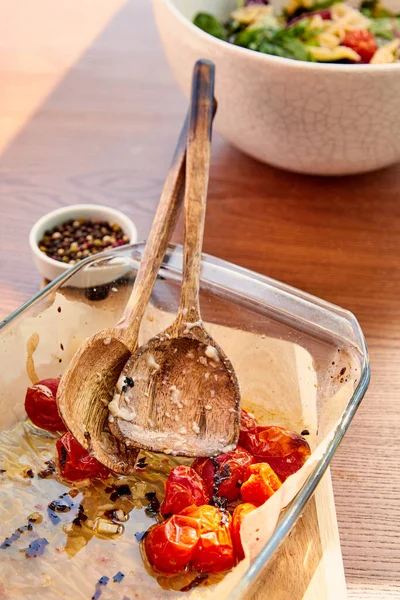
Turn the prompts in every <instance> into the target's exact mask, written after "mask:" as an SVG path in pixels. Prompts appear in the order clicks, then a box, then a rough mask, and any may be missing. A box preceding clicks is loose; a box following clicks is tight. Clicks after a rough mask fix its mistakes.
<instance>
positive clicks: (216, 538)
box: [181, 504, 235, 573]
mask: <svg viewBox="0 0 400 600" xmlns="http://www.w3.org/2000/svg"><path fill="white" fill-rule="evenodd" d="M181 515H185V516H188V517H192V518H193V519H196V520H197V521H198V523H199V525H200V538H199V541H198V543H197V545H196V548H195V550H194V553H193V558H192V560H191V565H192V567H193V569H195V570H196V571H199V572H200V573H220V572H221V571H227V570H229V569H232V567H233V566H234V564H235V552H234V550H233V544H232V537H231V531H230V530H231V520H232V519H231V516H230V514H229V513H228V512H226V511H220V510H219V509H218V508H216V507H215V506H209V505H207V504H206V505H204V506H189V507H188V508H185V510H183V511H182V513H181Z"/></svg>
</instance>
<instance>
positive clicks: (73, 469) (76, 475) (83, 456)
mask: <svg viewBox="0 0 400 600" xmlns="http://www.w3.org/2000/svg"><path fill="white" fill-rule="evenodd" d="M56 447H57V452H58V462H59V465H60V472H61V475H62V476H63V477H64V478H65V479H67V480H68V481H80V480H81V479H94V478H96V477H97V478H99V479H107V477H108V476H109V475H110V473H111V471H110V469H108V468H107V467H105V466H104V465H102V464H101V463H100V462H99V461H98V460H97V459H96V458H93V456H90V454H89V452H88V451H87V450H85V448H82V446H81V445H80V443H79V442H77V441H76V439H75V438H74V437H73V436H72V435H71V434H70V433H64V435H63V436H61V437H60V438H59V439H58V440H57V443H56Z"/></svg>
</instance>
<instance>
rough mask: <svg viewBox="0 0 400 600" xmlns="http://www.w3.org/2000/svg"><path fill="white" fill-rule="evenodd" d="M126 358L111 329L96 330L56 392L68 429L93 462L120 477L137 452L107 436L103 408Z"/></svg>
mask: <svg viewBox="0 0 400 600" xmlns="http://www.w3.org/2000/svg"><path fill="white" fill-rule="evenodd" d="M129 356H130V351H129V350H128V348H127V347H126V346H125V345H124V344H123V343H122V342H121V341H120V340H119V339H118V338H117V337H116V334H115V330H104V331H100V332H99V333H97V334H96V335H94V336H92V337H90V338H88V339H87V340H86V341H85V342H84V344H83V345H82V346H81V348H80V349H79V350H78V352H77V353H76V354H75V356H74V357H73V359H72V360H71V362H70V364H69V365H68V368H67V370H66V372H65V373H64V375H63V376H62V378H61V382H60V385H59V388H58V392H57V406H58V411H59V413H60V415H61V418H62V419H63V421H64V423H65V424H66V426H67V428H68V430H69V431H70V432H71V433H72V435H73V436H74V437H75V438H76V439H77V440H78V442H79V443H80V444H81V445H82V446H83V447H84V448H86V449H88V450H89V452H90V453H91V454H92V455H93V456H94V457H95V458H97V460H99V461H100V462H101V463H103V464H104V465H106V466H107V467H109V468H110V469H112V470H113V471H116V472H117V473H121V474H127V473H130V472H132V470H133V468H134V465H135V462H136V457H137V454H138V451H137V449H136V448H126V446H125V445H124V444H123V443H121V442H120V441H119V440H118V439H116V438H114V436H113V435H112V434H111V432H110V430H109V426H108V415H109V411H108V408H107V406H108V403H109V401H110V400H111V399H112V397H113V394H114V390H115V385H116V383H117V381H118V377H119V376H120V373H121V371H122V369H123V367H124V365H125V363H126V361H127V360H128V358H129Z"/></svg>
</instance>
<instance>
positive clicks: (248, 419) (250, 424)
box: [239, 408, 258, 446]
mask: <svg viewBox="0 0 400 600" xmlns="http://www.w3.org/2000/svg"><path fill="white" fill-rule="evenodd" d="M257 425H258V423H257V421H256V418H255V416H254V415H253V414H252V413H249V412H247V410H244V408H242V414H241V417H240V435H239V446H244V442H245V439H246V433H247V432H248V431H250V430H251V429H254V427H257Z"/></svg>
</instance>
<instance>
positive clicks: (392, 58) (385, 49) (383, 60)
mask: <svg viewBox="0 0 400 600" xmlns="http://www.w3.org/2000/svg"><path fill="white" fill-rule="evenodd" d="M399 46H400V40H399V39H396V40H392V41H391V42H389V43H388V44H385V45H384V46H382V47H381V48H378V50H377V51H376V52H375V54H374V55H373V57H372V58H371V61H370V64H372V65H384V64H389V63H393V62H396V60H397V59H398V52H397V51H398V49H399Z"/></svg>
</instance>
